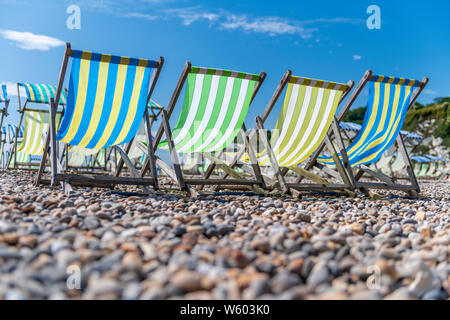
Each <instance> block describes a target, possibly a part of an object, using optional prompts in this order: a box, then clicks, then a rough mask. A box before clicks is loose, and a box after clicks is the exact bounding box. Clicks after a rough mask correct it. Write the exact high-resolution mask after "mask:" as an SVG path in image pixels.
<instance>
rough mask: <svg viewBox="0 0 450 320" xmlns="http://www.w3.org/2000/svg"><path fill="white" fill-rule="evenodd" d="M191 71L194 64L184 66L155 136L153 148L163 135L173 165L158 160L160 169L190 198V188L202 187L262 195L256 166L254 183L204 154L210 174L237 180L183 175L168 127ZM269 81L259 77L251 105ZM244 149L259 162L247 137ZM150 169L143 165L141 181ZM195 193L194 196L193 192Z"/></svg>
mask: <svg viewBox="0 0 450 320" xmlns="http://www.w3.org/2000/svg"><path fill="white" fill-rule="evenodd" d="M190 71H191V63H190V62H189V61H187V62H186V63H185V65H184V68H183V71H182V72H181V75H180V78H179V79H178V83H177V85H176V87H175V90H174V92H173V94H172V98H171V99H170V102H169V104H168V106H167V109H165V110H163V111H162V119H161V120H162V124H161V125H160V127H159V128H158V131H157V133H156V136H155V141H154V143H153V148H154V149H155V150H156V148H157V146H158V144H159V142H160V141H161V139H162V136H163V133H164V134H165V136H166V139H167V142H168V147H169V152H170V157H171V161H172V168H171V167H170V166H169V165H167V164H166V163H164V162H163V161H162V160H161V159H159V158H158V159H156V162H155V163H156V164H158V165H159V167H160V168H161V169H162V170H163V171H164V172H166V173H167V174H168V175H169V177H171V178H173V179H175V180H176V181H177V183H178V186H179V187H180V189H181V190H183V191H186V192H187V193H188V194H191V193H192V192H193V190H192V188H191V186H194V185H199V186H206V185H215V186H225V185H226V186H245V187H246V189H247V188H248V189H250V190H253V191H255V192H257V193H263V192H264V191H263V189H265V182H264V179H263V177H262V175H261V169H260V168H259V166H258V165H257V164H256V165H254V166H253V171H254V172H253V174H254V176H255V178H256V179H255V180H248V179H246V178H245V177H243V176H242V175H241V174H239V173H238V172H236V171H235V170H233V169H232V168H231V167H229V166H228V165H227V164H226V163H224V162H223V161H221V160H220V159H218V158H216V157H214V156H212V155H209V154H207V153H203V154H204V155H205V156H207V157H209V158H210V160H211V162H212V164H211V166H210V167H211V169H210V170H208V172H212V171H213V170H214V168H215V167H216V166H217V167H218V168H220V169H221V170H223V171H224V172H226V173H227V174H229V175H231V176H232V177H233V178H234V179H229V180H226V181H225V180H222V179H210V175H211V174H210V173H209V174H207V175H205V177H204V178H203V179H186V178H185V177H184V175H183V172H182V170H181V166H180V161H179V159H178V155H177V151H176V148H175V145H174V142H173V139H172V131H171V128H170V125H169V119H170V116H171V115H172V112H173V109H174V108H175V105H176V103H177V101H178V98H179V96H180V94H181V91H182V89H183V86H184V83H185V82H186V79H187V76H188V74H189V72H190ZM265 78H266V73H265V72H264V71H263V72H261V73H260V74H259V80H258V82H257V84H256V85H255V88H254V90H253V95H252V97H251V99H250V104H251V103H252V101H253V99H254V98H255V96H256V94H257V93H258V91H259V89H260V87H261V85H262V83H263V82H264V79H265ZM242 130H244V132H245V124H244V125H243V127H242ZM245 145H246V147H247V151H248V153H249V154H250V156H251V157H255V158H254V159H255V161H256V154H255V152H254V150H252V148H251V146H250V144H249V141H248V137H246V139H245ZM149 165H150V162H149V161H148V160H147V161H146V162H145V164H144V165H143V167H142V169H141V173H140V174H141V177H144V176H145V174H146V171H147V170H148V168H149ZM150 169H151V171H152V172H153V171H156V167H154V168H153V167H151V168H150ZM194 193H195V192H194Z"/></svg>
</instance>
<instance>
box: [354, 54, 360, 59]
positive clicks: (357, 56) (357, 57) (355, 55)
mask: <svg viewBox="0 0 450 320" xmlns="http://www.w3.org/2000/svg"><path fill="white" fill-rule="evenodd" d="M361 59H362V57H361V56H360V55H357V54H354V55H353V60H361Z"/></svg>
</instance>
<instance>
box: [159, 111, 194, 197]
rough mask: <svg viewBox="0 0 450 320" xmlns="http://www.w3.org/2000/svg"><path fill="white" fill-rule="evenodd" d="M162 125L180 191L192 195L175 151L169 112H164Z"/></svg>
mask: <svg viewBox="0 0 450 320" xmlns="http://www.w3.org/2000/svg"><path fill="white" fill-rule="evenodd" d="M162 123H163V127H164V133H165V135H166V139H167V144H168V146H169V152H170V158H171V160H172V166H173V168H174V170H175V175H176V177H177V181H178V185H179V186H180V189H181V190H183V191H187V192H188V193H190V188H189V187H188V186H187V185H186V183H185V182H184V178H183V172H182V171H181V167H180V160H179V159H178V155H177V152H176V150H175V144H174V142H173V139H172V132H171V131H170V125H169V120H168V116H167V111H166V110H163V111H162Z"/></svg>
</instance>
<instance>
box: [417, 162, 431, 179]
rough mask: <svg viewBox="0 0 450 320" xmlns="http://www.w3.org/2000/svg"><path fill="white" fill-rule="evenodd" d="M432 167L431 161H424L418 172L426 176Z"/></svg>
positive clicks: (419, 175)
mask: <svg viewBox="0 0 450 320" xmlns="http://www.w3.org/2000/svg"><path fill="white" fill-rule="evenodd" d="M429 169H430V164H429V163H423V164H422V167H421V168H420V172H419V174H418V177H420V178H424V177H425V176H426V175H427V172H428V170H429Z"/></svg>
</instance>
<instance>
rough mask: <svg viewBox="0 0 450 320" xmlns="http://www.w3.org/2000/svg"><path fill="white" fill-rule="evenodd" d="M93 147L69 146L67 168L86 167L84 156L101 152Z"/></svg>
mask: <svg viewBox="0 0 450 320" xmlns="http://www.w3.org/2000/svg"><path fill="white" fill-rule="evenodd" d="M101 150H102V149H100V150H95V149H86V148H81V147H78V146H69V150H68V161H69V162H68V168H79V169H81V168H83V167H87V164H86V163H85V162H86V158H87V157H89V156H92V155H96V154H97V153H99V152H101Z"/></svg>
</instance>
